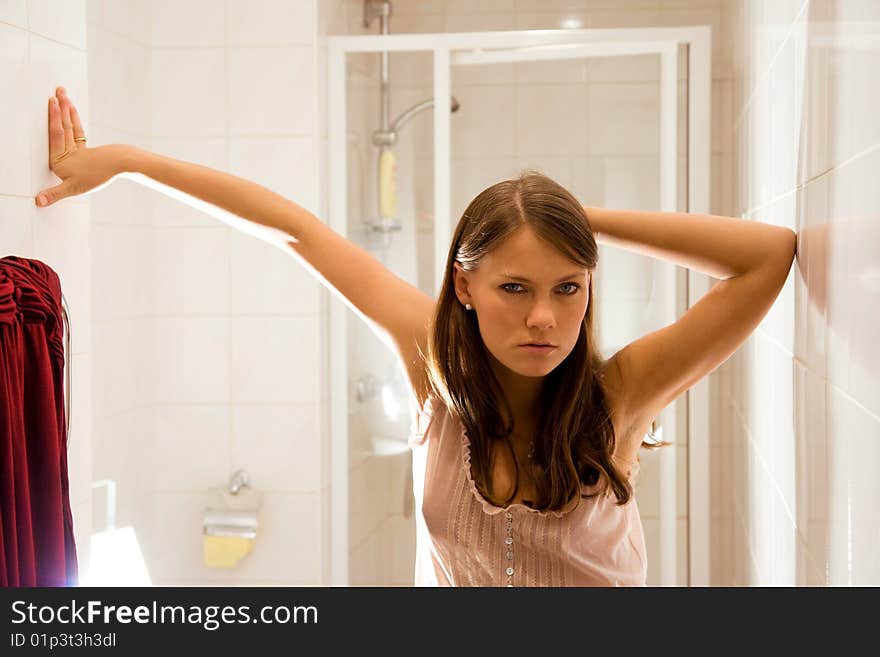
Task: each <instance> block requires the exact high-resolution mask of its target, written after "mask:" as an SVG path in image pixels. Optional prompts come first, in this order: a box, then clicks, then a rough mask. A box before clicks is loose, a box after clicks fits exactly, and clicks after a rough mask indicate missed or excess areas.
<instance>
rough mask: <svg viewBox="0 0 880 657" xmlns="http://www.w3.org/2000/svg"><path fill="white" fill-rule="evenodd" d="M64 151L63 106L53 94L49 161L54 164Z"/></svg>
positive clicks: (51, 100) (50, 111)
mask: <svg viewBox="0 0 880 657" xmlns="http://www.w3.org/2000/svg"><path fill="white" fill-rule="evenodd" d="M64 152H65V146H64V126H63V125H62V124H61V106H60V105H59V104H58V99H57V98H55V96H52V97H51V98H50V99H49V163H50V164H54V163H55V160H57V159H58V158H60V157H61V155H63V154H64Z"/></svg>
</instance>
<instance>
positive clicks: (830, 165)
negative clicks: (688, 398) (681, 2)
mask: <svg viewBox="0 0 880 657" xmlns="http://www.w3.org/2000/svg"><path fill="white" fill-rule="evenodd" d="M728 14H729V16H730V17H731V19H732V27H733V33H734V34H735V35H736V36H737V37H739V38H735V39H734V43H735V44H741V45H738V46H735V47H734V50H733V54H734V56H733V59H732V61H731V66H732V70H733V72H734V77H733V92H734V93H733V98H734V106H733V116H734V117H735V138H734V142H733V147H734V152H735V159H736V167H735V169H736V171H737V178H736V180H735V187H736V189H737V194H736V196H735V202H736V211H737V212H738V213H740V214H742V215H744V216H747V217H752V218H757V219H759V220H761V221H768V222H770V223H775V224H778V225H784V226H788V227H790V228H793V229H795V230H796V231H797V232H798V236H799V244H798V255H797V262H796V263H795V266H794V267H793V269H792V272H791V274H790V277H789V280H788V282H787V284H786V287H785V288H784V289H783V291H782V293H781V294H780V297H779V299H778V300H777V303H776V305H775V306H774V308H773V309H772V310H771V312H770V313H769V314H768V316H767V317H766V318H765V320H764V321H763V322H762V324H761V325H760V326H759V328H758V330H757V332H756V334H755V335H754V336H753V337H754V346H755V347H756V350H755V351H754V352H752V351H751V350H748V349H745V348H744V349H741V350H740V352H738V353H737V354H736V355H735V356H734V357H733V358H731V360H730V361H728V363H726V364H725V365H724V366H723V367H722V368H721V369H720V370H719V373H720V376H721V377H722V380H723V381H724V385H723V387H722V388H723V392H722V393H721V394H722V395H723V399H722V403H727V402H729V403H730V405H731V406H732V407H733V408H734V409H739V411H740V412H735V413H734V414H732V415H731V416H729V418H728V421H729V425H728V426H727V428H726V430H725V431H727V432H729V435H730V436H731V437H732V439H733V440H732V443H731V444H732V448H733V457H734V458H733V460H734V466H733V468H732V470H731V472H732V475H733V485H732V486H731V487H730V488H729V489H725V487H721V488H720V489H719V498H720V499H719V504H720V507H721V508H720V509H719V511H720V514H721V516H722V517H723V518H724V520H723V521H722V523H721V525H722V526H719V527H718V532H719V535H727V536H729V537H730V543H729V544H730V549H729V550H728V551H727V553H726V554H723V555H720V557H719V559H718V560H717V563H718V567H717V568H716V567H714V566H713V573H714V575H715V577H714V579H713V582H714V583H718V584H738V585H748V584H759V585H760V584H769V585H792V584H799V585H804V584H805V585H826V584H830V585H872V584H876V583H877V582H878V581H880V562H878V560H877V558H876V556H875V552H876V550H875V549H874V546H876V544H877V540H878V536H880V507H878V503H877V500H878V499H880V498H878V495H877V490H876V485H875V484H874V483H873V482H874V480H875V479H876V478H875V477H874V476H873V475H871V474H869V473H868V472H866V470H865V468H866V467H868V464H870V463H873V462H875V461H876V458H877V454H876V452H877V445H878V444H880V440H878V439H880V417H878V404H877V402H876V400H877V399H878V398H880V395H878V394H877V389H878V376H877V372H878V358H876V356H875V354H876V353H877V350H876V348H874V347H873V346H869V345H873V341H872V340H869V339H867V337H866V336H867V334H868V332H869V330H870V329H869V328H868V327H869V326H872V325H875V324H876V319H877V312H876V308H877V307H878V306H877V304H876V303H872V300H873V299H876V297H877V294H876V289H875V288H876V286H873V285H872V284H871V282H870V281H872V280H873V279H874V278H876V277H875V276H872V274H871V272H872V271H873V270H874V269H876V264H875V261H876V254H877V252H878V248H877V247H878V233H880V230H878V226H880V224H878V222H877V219H876V215H877V208H878V205H880V198H878V196H877V191H876V185H872V184H870V182H869V178H868V176H873V173H869V172H873V171H876V167H877V161H876V153H877V152H878V150H877V144H878V137H880V134H878V130H880V126H878V122H877V121H876V118H875V117H873V116H871V115H870V110H869V106H870V102H871V100H872V94H873V93H874V91H873V86H872V85H871V84H869V82H868V80H869V73H868V71H869V70H871V69H873V68H876V66H877V64H878V59H877V55H876V51H871V50H870V49H868V50H864V49H862V48H860V47H859V46H858V45H857V44H858V39H859V38H860V35H863V34H864V33H865V32H867V33H871V31H872V30H874V31H876V27H875V26H876V25H877V23H876V20H877V18H878V9H877V7H876V5H875V4H874V3H843V2H830V1H820V0H809V1H804V0H792V1H790V2H780V3H743V4H740V3H728ZM868 25H871V26H873V27H866V26H868ZM774 201H775V202H774ZM856 226H857V227H858V228H857V229H856V230H854V227H856ZM856 235H858V237H856ZM869 254H870V255H869ZM750 342H751V341H750ZM856 369H858V370H859V372H860V376H859V377H858V378H857V379H856V377H854V376H853V372H855V371H856ZM742 448H746V449H748V456H749V458H740V451H739V450H740V449H742ZM746 491H748V492H749V493H750V498H749V503H748V505H745V504H743V505H741V504H740V503H739V501H738V499H737V498H738V497H741V496H742V494H743V493H744V492H746ZM749 546H751V547H749Z"/></svg>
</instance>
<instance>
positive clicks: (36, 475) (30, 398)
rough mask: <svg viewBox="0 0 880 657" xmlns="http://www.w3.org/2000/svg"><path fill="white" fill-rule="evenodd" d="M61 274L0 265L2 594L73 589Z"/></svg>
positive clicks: (27, 264) (7, 262)
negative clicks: (17, 588) (13, 590)
mask: <svg viewBox="0 0 880 657" xmlns="http://www.w3.org/2000/svg"><path fill="white" fill-rule="evenodd" d="M61 312H62V311H61V282H60V279H59V278H58V274H56V273H55V271H54V270H52V269H51V268H50V267H49V266H48V265H46V264H44V263H42V262H40V261H39V260H32V259H27V258H19V257H16V256H7V257H5V258H0V586H6V587H13V586H76V585H77V583H78V571H77V559H76V543H75V540H74V534H73V515H72V514H71V511H70V491H69V484H68V478H67V429H66V425H67V421H66V418H65V411H64V376H63V375H64V323H63V318H62V314H61Z"/></svg>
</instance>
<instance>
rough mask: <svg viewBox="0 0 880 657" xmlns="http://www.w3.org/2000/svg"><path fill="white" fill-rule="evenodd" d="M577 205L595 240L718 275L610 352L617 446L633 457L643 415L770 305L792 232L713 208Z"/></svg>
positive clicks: (691, 380) (704, 369) (647, 417)
mask: <svg viewBox="0 0 880 657" xmlns="http://www.w3.org/2000/svg"><path fill="white" fill-rule="evenodd" d="M584 210H585V211H586V214H587V220H588V222H589V224H590V227H591V228H592V230H593V231H594V232H595V233H597V240H598V241H599V242H600V243H604V244H611V245H613V246H618V247H621V248H624V249H626V250H629V251H633V252H636V253H641V254H643V255H648V256H652V257H655V258H660V259H662V260H666V261H669V262H672V263H675V264H677V265H680V266H682V267H687V268H690V269H694V270H696V271H699V272H702V273H705V274H708V275H710V276H712V277H714V278H719V279H721V280H720V281H718V282H717V283H716V284H715V285H714V286H713V287H712V288H711V289H710V290H709V291H708V292H707V293H706V294H705V295H704V296H703V298H702V299H700V301H699V302H698V303H696V304H695V305H694V306H693V307H692V308H690V309H689V310H688V311H687V312H686V313H685V314H684V315H682V316H681V317H680V318H679V319H678V321H676V322H674V323H673V324H670V325H669V326H666V327H663V328H661V329H659V330H657V331H654V332H652V333H649V334H648V335H645V336H644V337H642V338H639V339H638V340H635V341H633V342H631V343H630V344H628V345H626V346H625V347H623V348H622V349H621V350H620V351H618V352H617V353H616V354H614V355H613V356H612V358H611V360H613V361H615V362H616V363H617V364H618V365H619V367H620V373H621V388H622V390H621V392H620V395H621V397H622V399H621V402H622V408H623V411H622V412H623V413H625V415H626V418H627V424H626V426H627V427H629V428H630V429H631V430H632V431H631V433H630V435H629V438H627V440H626V444H622V445H621V446H620V451H621V455H622V458H624V459H628V460H634V459H635V458H636V454H637V452H638V448H639V446H640V445H641V440H642V436H643V435H644V433H645V431H646V430H647V428H648V427H649V426H650V424H651V420H653V419H654V418H655V417H656V416H657V415H658V414H659V413H660V411H661V410H663V408H665V407H666V406H667V405H668V404H670V403H671V402H672V401H674V400H675V399H676V397H678V396H679V395H680V394H681V393H683V392H685V391H686V390H688V389H689V388H690V387H692V386H693V385H694V384H696V383H697V382H698V381H699V380H700V379H702V378H703V377H704V376H706V375H707V374H710V373H711V372H712V371H714V370H715V369H716V368H717V367H718V366H720V365H721V364H722V363H723V362H724V361H725V360H727V359H728V358H729V357H730V356H731V355H732V354H733V353H734V352H735V351H736V350H737V349H738V348H739V347H740V345H742V344H743V343H744V342H745V341H746V340H747V339H748V337H749V335H751V333H752V332H753V331H754V330H755V328H756V327H757V326H758V324H759V323H760V322H761V320H762V319H763V318H764V316H765V315H766V314H767V312H768V311H769V310H770V308H771V307H772V306H773V303H774V301H775V300H776V297H777V295H778V294H779V292H780V290H781V289H782V286H783V285H784V284H785V281H786V279H787V278H788V274H789V271H790V269H791V264H792V261H793V260H794V256H795V251H796V246H797V234H796V233H795V232H794V231H792V230H790V229H788V228H783V227H779V226H773V225H770V224H764V223H760V222H758V221H746V220H743V219H735V218H732V217H722V216H717V215H705V214H688V213H684V212H644V211H630V210H608V209H605V208H593V207H584Z"/></svg>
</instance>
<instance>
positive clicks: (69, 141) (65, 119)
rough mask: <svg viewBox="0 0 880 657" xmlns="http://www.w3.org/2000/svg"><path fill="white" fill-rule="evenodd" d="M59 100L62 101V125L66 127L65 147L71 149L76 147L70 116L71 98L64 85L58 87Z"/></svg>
mask: <svg viewBox="0 0 880 657" xmlns="http://www.w3.org/2000/svg"><path fill="white" fill-rule="evenodd" d="M58 102H59V103H61V125H62V127H63V128H64V147H65V148H66V149H67V150H69V151H72V150H75V149H76V142H75V141H73V121H72V120H71V118H70V99H69V98H68V97H67V94H66V93H65V91H64V87H58Z"/></svg>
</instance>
